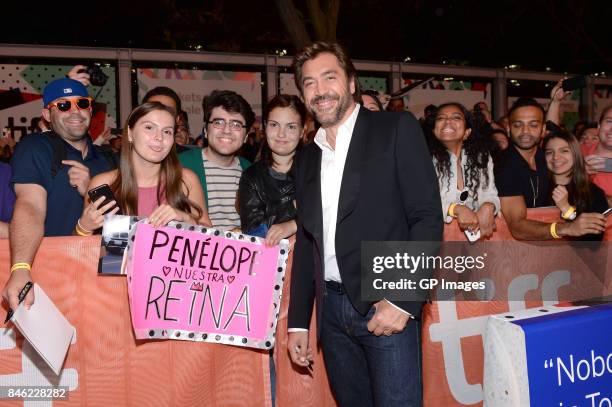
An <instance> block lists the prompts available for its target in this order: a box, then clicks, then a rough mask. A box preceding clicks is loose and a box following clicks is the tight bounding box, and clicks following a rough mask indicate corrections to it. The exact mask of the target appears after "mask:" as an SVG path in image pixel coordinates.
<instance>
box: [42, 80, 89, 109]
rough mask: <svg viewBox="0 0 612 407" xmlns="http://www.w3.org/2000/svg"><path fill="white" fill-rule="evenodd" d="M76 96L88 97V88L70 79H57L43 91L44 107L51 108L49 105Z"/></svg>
mask: <svg viewBox="0 0 612 407" xmlns="http://www.w3.org/2000/svg"><path fill="white" fill-rule="evenodd" d="M75 96H77V97H78V96H83V97H88V96H89V93H88V92H87V88H86V87H85V85H83V84H82V83H81V82H79V81H75V80H74V79H69V78H61V79H56V80H54V81H53V82H51V83H49V84H48V85H47V86H45V89H44V90H43V106H44V107H47V106H49V103H51V102H53V101H54V100H57V99H61V98H69V97H75Z"/></svg>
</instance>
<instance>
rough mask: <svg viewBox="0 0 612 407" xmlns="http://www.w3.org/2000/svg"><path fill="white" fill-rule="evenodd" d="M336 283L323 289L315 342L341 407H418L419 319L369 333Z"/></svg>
mask: <svg viewBox="0 0 612 407" xmlns="http://www.w3.org/2000/svg"><path fill="white" fill-rule="evenodd" d="M374 312H375V309H374V307H372V308H371V309H370V311H369V312H368V314H367V315H366V316H365V317H364V316H362V315H361V314H359V313H358V312H357V311H356V310H355V308H353V306H352V304H351V302H350V301H349V299H348V296H347V295H346V294H345V293H344V292H343V290H342V288H341V287H335V288H334V287H330V286H328V287H326V294H325V300H324V305H323V321H322V327H321V344H322V347H323V357H324V360H325V367H326V368H327V376H328V377H329V382H330V385H331V388H332V391H333V393H334V396H335V397H336V400H337V402H338V404H339V405H340V406H341V407H358V406H364V407H365V406H368V407H370V406H377V407H393V406H398V407H416V406H422V404H423V401H422V399H423V397H422V383H421V340H420V326H419V324H420V322H419V321H415V320H410V321H409V322H408V324H407V325H406V328H405V329H404V330H403V331H402V332H401V333H398V334H393V335H391V336H384V335H381V336H375V335H373V334H372V333H370V332H369V331H368V328H367V324H368V321H369V320H370V318H372V316H373V315H374Z"/></svg>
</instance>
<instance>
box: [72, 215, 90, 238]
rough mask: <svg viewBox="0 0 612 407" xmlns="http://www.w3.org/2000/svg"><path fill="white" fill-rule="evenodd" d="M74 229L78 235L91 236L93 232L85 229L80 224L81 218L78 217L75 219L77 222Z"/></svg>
mask: <svg viewBox="0 0 612 407" xmlns="http://www.w3.org/2000/svg"><path fill="white" fill-rule="evenodd" d="M74 230H75V232H76V233H77V235H79V236H91V235H93V232H92V231H91V230H87V229H85V228H84V227H83V226H82V225H81V220H80V219H78V220H77V224H76V227H75V228H74Z"/></svg>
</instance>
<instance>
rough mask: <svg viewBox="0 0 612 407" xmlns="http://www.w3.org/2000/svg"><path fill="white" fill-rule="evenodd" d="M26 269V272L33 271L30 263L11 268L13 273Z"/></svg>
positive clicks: (14, 265)
mask: <svg viewBox="0 0 612 407" xmlns="http://www.w3.org/2000/svg"><path fill="white" fill-rule="evenodd" d="M19 269H24V270H28V271H30V270H32V266H31V265H29V264H28V263H15V264H13V265H12V266H11V273H12V272H13V271H15V270H19Z"/></svg>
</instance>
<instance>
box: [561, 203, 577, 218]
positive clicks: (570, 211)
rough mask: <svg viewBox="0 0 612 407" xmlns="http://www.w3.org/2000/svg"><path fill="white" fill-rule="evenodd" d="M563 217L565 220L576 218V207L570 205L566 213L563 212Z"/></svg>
mask: <svg viewBox="0 0 612 407" xmlns="http://www.w3.org/2000/svg"><path fill="white" fill-rule="evenodd" d="M572 215H573V216H572ZM561 217H562V218H563V219H565V220H574V219H575V218H576V208H574V207H573V206H570V207H569V208H568V210H566V211H565V213H563V214H561Z"/></svg>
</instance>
